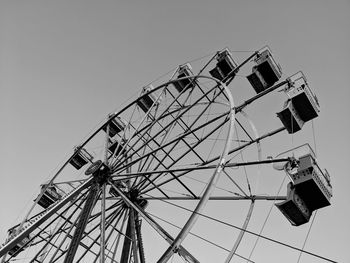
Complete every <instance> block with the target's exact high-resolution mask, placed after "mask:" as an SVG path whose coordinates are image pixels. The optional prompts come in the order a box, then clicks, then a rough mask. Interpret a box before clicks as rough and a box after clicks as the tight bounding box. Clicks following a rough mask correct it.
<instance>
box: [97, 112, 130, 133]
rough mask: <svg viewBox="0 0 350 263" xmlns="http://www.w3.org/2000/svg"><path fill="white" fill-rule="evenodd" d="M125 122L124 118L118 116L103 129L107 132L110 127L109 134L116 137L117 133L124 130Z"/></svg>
mask: <svg viewBox="0 0 350 263" xmlns="http://www.w3.org/2000/svg"><path fill="white" fill-rule="evenodd" d="M125 126H126V125H125V123H124V122H123V120H122V119H121V118H120V117H119V116H117V117H115V118H114V119H113V120H111V121H110V122H109V123H108V124H106V125H105V126H104V127H103V128H102V129H103V130H104V131H105V132H107V127H108V135H109V136H110V137H114V136H115V135H116V134H117V133H119V132H121V131H123V130H124V129H125Z"/></svg>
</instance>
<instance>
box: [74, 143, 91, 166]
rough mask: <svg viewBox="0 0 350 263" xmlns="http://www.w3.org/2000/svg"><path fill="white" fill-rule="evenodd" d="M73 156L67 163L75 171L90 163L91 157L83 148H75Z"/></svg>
mask: <svg viewBox="0 0 350 263" xmlns="http://www.w3.org/2000/svg"><path fill="white" fill-rule="evenodd" d="M74 151H75V154H74V156H73V157H72V159H71V160H70V161H69V163H70V164H71V165H73V167H74V168H75V169H77V170H79V169H80V168H81V167H83V166H84V165H85V164H87V163H88V161H92V159H93V157H92V155H91V154H90V153H88V152H87V151H86V150H85V149H84V148H80V147H77V148H75V150H74Z"/></svg>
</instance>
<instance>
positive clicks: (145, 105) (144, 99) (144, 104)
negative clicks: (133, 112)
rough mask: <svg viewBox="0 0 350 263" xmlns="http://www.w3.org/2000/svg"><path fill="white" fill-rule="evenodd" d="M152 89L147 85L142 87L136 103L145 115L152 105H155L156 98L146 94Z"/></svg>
mask: <svg viewBox="0 0 350 263" xmlns="http://www.w3.org/2000/svg"><path fill="white" fill-rule="evenodd" d="M153 89H154V88H153V86H152V85H148V86H147V87H144V88H143V89H142V92H141V97H140V98H139V100H138V101H137V105H138V106H139V107H140V108H141V110H143V111H144V112H145V113H146V112H147V111H148V110H149V109H150V108H151V107H152V106H153V104H154V105H157V102H156V97H155V95H154V94H152V93H150V94H147V93H148V92H150V91H152V90H153Z"/></svg>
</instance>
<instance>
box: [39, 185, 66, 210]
mask: <svg viewBox="0 0 350 263" xmlns="http://www.w3.org/2000/svg"><path fill="white" fill-rule="evenodd" d="M45 187H46V185H45V184H44V185H42V186H41V191H44V188H45ZM61 198H62V195H60V194H59V193H58V192H57V189H56V187H55V186H53V185H51V186H49V187H48V188H46V191H45V192H44V194H43V195H42V196H41V198H40V200H39V201H38V204H39V205H40V206H42V207H43V208H45V209H46V208H48V207H49V206H50V205H52V204H54V203H55V202H56V201H58V200H60V199H61Z"/></svg>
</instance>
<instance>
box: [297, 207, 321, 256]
mask: <svg viewBox="0 0 350 263" xmlns="http://www.w3.org/2000/svg"><path fill="white" fill-rule="evenodd" d="M317 211H318V210H316V212H315V214H314V216H313V218H312V221H311V224H310V227H309V229H308V231H307V234H306V237H305V240H304V244H303V247H302V248H301V249H302V251H300V253H299V257H298V261H297V263H299V261H300V258H301V255H302V254H303V252H304V248H305V245H306V242H307V240H308V238H309V234H310V232H311V228H312V225H313V224H314V221H315V218H316V215H317Z"/></svg>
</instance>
